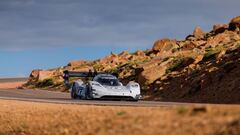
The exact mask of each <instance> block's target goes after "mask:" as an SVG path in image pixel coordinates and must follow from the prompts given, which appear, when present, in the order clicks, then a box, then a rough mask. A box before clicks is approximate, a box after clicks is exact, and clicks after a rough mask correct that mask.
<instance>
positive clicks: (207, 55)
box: [204, 46, 223, 59]
mask: <svg viewBox="0 0 240 135" xmlns="http://www.w3.org/2000/svg"><path fill="white" fill-rule="evenodd" d="M222 49H223V47H221V46H219V47H216V48H206V49H205V51H206V53H205V54H204V59H209V58H212V57H214V56H215V55H216V54H218V53H220V52H221V50H222Z"/></svg>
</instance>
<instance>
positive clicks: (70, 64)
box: [68, 60, 87, 67]
mask: <svg viewBox="0 0 240 135" xmlns="http://www.w3.org/2000/svg"><path fill="white" fill-rule="evenodd" d="M86 63H87V62H86V61H84V60H74V61H70V62H69V63H68V66H72V67H75V66H80V65H84V64H86Z"/></svg>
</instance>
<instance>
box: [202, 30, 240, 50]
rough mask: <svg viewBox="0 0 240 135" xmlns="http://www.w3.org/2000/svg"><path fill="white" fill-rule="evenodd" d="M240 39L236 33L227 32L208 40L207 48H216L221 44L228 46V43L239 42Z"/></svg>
mask: <svg viewBox="0 0 240 135" xmlns="http://www.w3.org/2000/svg"><path fill="white" fill-rule="evenodd" d="M239 39H240V35H238V34H237V33H236V32H232V31H225V32H223V33H220V34H218V35H216V36H214V37H210V38H208V39H207V43H206V47H216V46H217V45H219V44H220V43H221V44H227V43H230V42H231V41H232V40H239Z"/></svg>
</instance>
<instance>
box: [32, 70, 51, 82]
mask: <svg viewBox="0 0 240 135" xmlns="http://www.w3.org/2000/svg"><path fill="white" fill-rule="evenodd" d="M54 72H55V71H48V70H41V69H37V70H33V71H32V72H31V74H30V77H29V81H43V80H45V79H50V78H53V76H54Z"/></svg>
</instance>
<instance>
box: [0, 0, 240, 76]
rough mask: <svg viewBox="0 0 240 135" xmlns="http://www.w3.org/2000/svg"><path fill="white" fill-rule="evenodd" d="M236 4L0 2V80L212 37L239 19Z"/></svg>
mask: <svg viewBox="0 0 240 135" xmlns="http://www.w3.org/2000/svg"><path fill="white" fill-rule="evenodd" d="M239 5H240V1H239V0H227V1H226V0H201V1H200V0H121V1H117V0H1V1H0V17H1V20H0V60H1V64H0V77H14V76H28V75H29V73H30V72H31V70H32V69H40V68H43V69H47V68H52V67H58V66H62V65H66V64H67V63H68V61H70V60H77V59H88V60H93V59H97V58H100V57H103V56H106V55H108V54H110V52H111V51H113V52H121V51H122V50H129V51H134V50H137V49H146V48H151V47H152V44H153V42H154V41H155V40H157V39H160V38H165V37H169V38H176V39H184V38H185V37H186V36H187V35H188V34H191V33H192V31H193V29H194V27H195V26H197V25H198V26H201V27H202V28H203V29H204V30H205V31H210V30H211V28H212V25H213V24H216V23H228V21H229V20H230V19H231V18H232V17H234V16H237V15H239V13H240V8H239Z"/></svg>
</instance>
